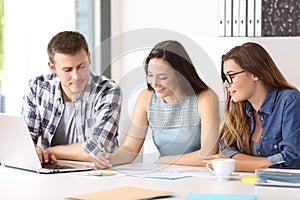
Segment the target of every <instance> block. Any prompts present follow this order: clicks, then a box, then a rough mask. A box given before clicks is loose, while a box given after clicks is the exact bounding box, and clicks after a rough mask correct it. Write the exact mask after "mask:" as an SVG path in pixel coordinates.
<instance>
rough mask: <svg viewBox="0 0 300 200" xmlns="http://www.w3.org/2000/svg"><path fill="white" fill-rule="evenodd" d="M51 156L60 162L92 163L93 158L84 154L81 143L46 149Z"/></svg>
mask: <svg viewBox="0 0 300 200" xmlns="http://www.w3.org/2000/svg"><path fill="white" fill-rule="evenodd" d="M47 150H48V151H50V152H51V153H52V154H54V155H55V156H56V158H57V159H60V160H76V161H85V162H93V161H94V160H93V158H92V157H91V156H89V155H88V153H86V152H85V151H84V150H83V149H82V147H81V143H75V144H69V145H58V146H54V147H49V148H47Z"/></svg>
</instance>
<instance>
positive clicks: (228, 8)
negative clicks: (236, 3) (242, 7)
mask: <svg viewBox="0 0 300 200" xmlns="http://www.w3.org/2000/svg"><path fill="white" fill-rule="evenodd" d="M225 21H226V24H225V36H227V37H231V36H232V0H225Z"/></svg>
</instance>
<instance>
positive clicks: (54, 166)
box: [42, 163, 74, 169]
mask: <svg viewBox="0 0 300 200" xmlns="http://www.w3.org/2000/svg"><path fill="white" fill-rule="evenodd" d="M42 167H43V168H46V169H73V168H74V167H70V166H63V165H59V164H54V163H43V164H42Z"/></svg>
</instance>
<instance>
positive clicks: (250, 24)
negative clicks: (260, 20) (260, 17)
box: [247, 0, 255, 37]
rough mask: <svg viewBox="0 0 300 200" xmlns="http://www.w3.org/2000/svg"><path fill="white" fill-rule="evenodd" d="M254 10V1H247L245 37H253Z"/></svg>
mask: <svg viewBox="0 0 300 200" xmlns="http://www.w3.org/2000/svg"><path fill="white" fill-rule="evenodd" d="M254 9H255V0H248V2H247V36H248V37H253V36H254V12H255V11H254Z"/></svg>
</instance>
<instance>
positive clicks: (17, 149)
mask: <svg viewBox="0 0 300 200" xmlns="http://www.w3.org/2000/svg"><path fill="white" fill-rule="evenodd" d="M0 163H1V165H4V166H7V167H13V168H17V169H23V170H29V171H34V172H37V173H43V174H48V173H60V172H75V171H85V170H92V169H94V166H91V165H88V164H82V163H79V162H71V161H63V160H59V161H58V163H56V164H57V165H54V166H53V165H51V166H47V167H42V164H41V163H40V161H39V158H38V155H37V153H36V150H35V147H34V143H33V141H32V138H31V135H30V132H29V130H28V127H27V124H26V122H25V119H24V118H23V116H17V115H9V114H6V113H0Z"/></svg>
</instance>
